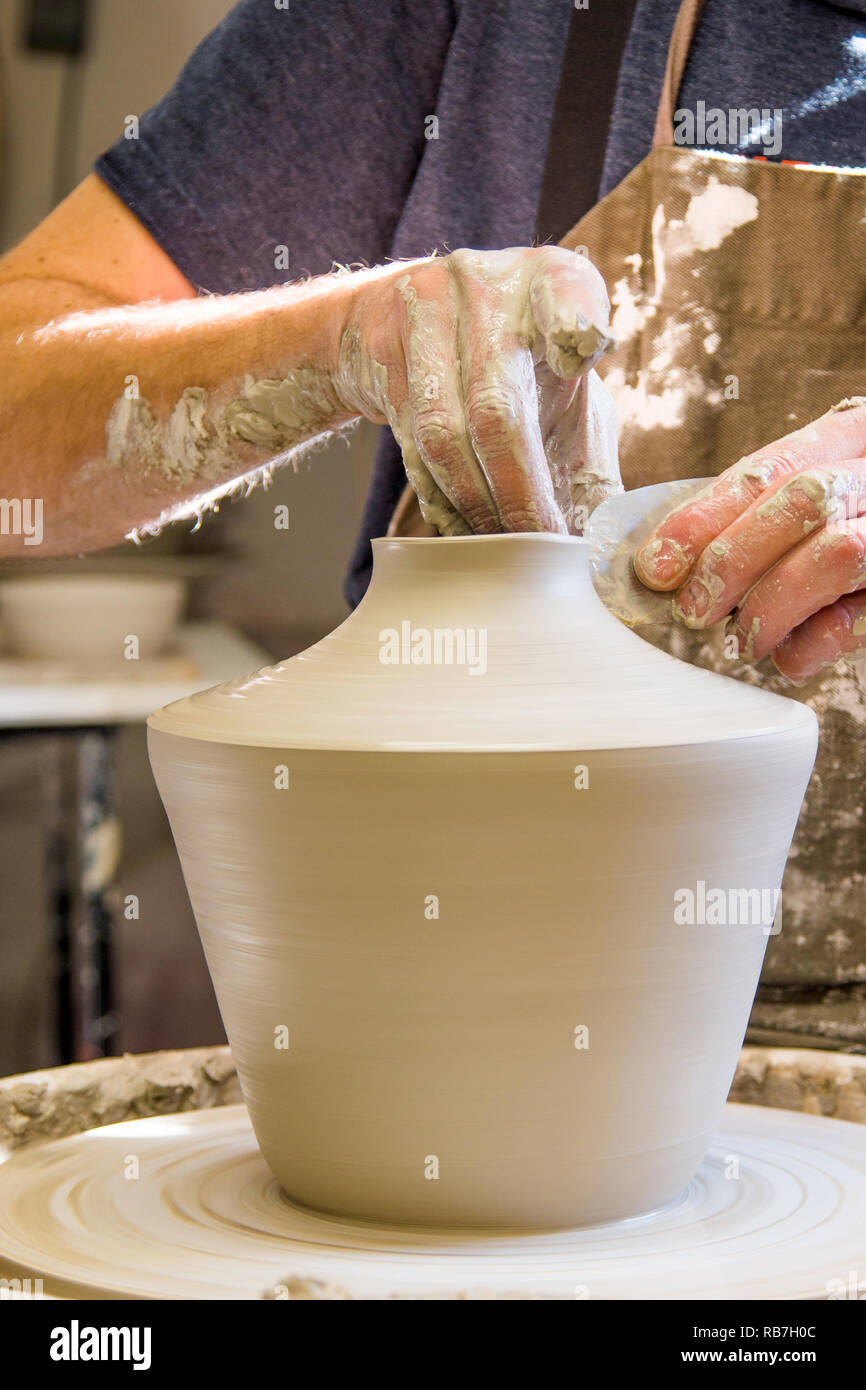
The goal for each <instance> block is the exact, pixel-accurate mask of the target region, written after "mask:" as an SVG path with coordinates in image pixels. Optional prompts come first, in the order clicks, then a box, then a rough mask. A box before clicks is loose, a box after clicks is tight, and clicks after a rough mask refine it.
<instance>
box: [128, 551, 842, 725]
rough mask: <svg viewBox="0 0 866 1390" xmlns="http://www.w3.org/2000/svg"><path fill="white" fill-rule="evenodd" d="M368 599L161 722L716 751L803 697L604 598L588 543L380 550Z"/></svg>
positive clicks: (785, 714) (782, 721) (811, 720)
mask: <svg viewBox="0 0 866 1390" xmlns="http://www.w3.org/2000/svg"><path fill="white" fill-rule="evenodd" d="M374 557H375V558H374V573H373V580H372V583H371V585H370V588H369V590H368V592H367V595H366V596H365V598H364V600H363V601H362V603H361V604H360V605H359V607H358V608H357V609H356V610H355V612H354V613H352V614H351V615H350V616H349V617H348V618H347V619H346V621H345V622H344V623H342V624H341V626H340V627H338V628H337V629H336V631H335V632H333V633H331V634H330V635H329V636H328V637H325V638H324V639H323V640H322V641H320V642H317V643H316V644H315V645H314V646H313V647H310V648H309V649H308V650H307V651H305V652H302V653H300V654H299V655H298V656H295V657H292V658H290V659H289V660H287V661H283V662H280V663H278V664H277V665H275V666H271V667H268V668H266V669H264V670H262V671H258V672H256V673H254V674H253V675H250V676H247V677H244V678H241V679H238V680H234V681H231V682H229V683H228V684H226V685H221V686H215V687H213V688H212V689H210V690H206V691H202V692H199V693H198V694H195V695H192V696H188V697H187V698H185V699H183V700H179V701H176V702H175V703H174V704H172V705H168V706H166V707H165V708H164V709H162V710H159V711H158V712H157V713H156V714H155V715H153V716H151V719H150V721H149V723H150V725H151V727H152V728H154V729H156V730H159V731H162V732H165V733H171V734H176V735H178V736H181V737H186V738H196V739H205V740H209V741H213V742H219V743H233V744H240V745H249V746H258V747H263V746H264V747H283V748H330V749H340V748H344V749H357V750H364V751H388V750H392V751H415V752H424V751H445V750H447V751H471V752H484V751H513V752H518V751H542V750H558V749H562V750H571V749H575V750H580V749H591V748H628V747H653V746H660V747H663V746H670V745H675V744H688V743H706V742H712V741H717V740H723V739H728V738H731V739H733V738H743V737H751V736H756V735H765V736H769V735H772V734H773V733H774V732H782V731H789V730H791V729H793V728H796V727H800V728H802V730H803V733H804V736H807V737H812V738H814V737H815V736H816V732H815V731H816V721H815V716H814V714H813V713H812V711H811V710H810V709H808V708H807V707H806V706H804V705H801V704H799V703H797V702H796V701H793V700H787V699H784V698H783V697H781V696H778V695H774V694H771V693H770V692H768V691H764V690H760V689H757V688H754V687H752V686H747V685H743V684H741V683H740V682H738V681H733V680H730V679H728V678H726V677H724V676H719V675H715V674H714V673H712V672H708V671H704V670H699V669H697V668H694V667H691V666H688V665H686V664H685V663H683V662H680V661H678V660H676V658H674V657H671V656H669V655H667V653H665V652H661V651H659V650H657V649H656V648H655V647H652V646H650V645H649V644H648V643H647V642H645V641H643V640H642V639H641V638H640V637H637V636H636V635H635V634H634V633H632V632H630V631H629V630H628V629H627V628H625V627H624V626H623V625H622V624H621V623H620V622H619V621H618V620H617V619H616V618H614V617H613V616H612V615H611V614H610V613H609V612H608V611H607V609H606V608H605V607H604V604H603V603H602V602H601V600H600V599H599V598H598V596H597V594H596V593H595V590H594V588H593V585H592V580H591V576H590V570H589V546H588V543H587V542H585V541H582V540H579V539H577V538H570V537H568V538H567V537H557V536H548V535H504V536H485V537H465V538H463V537H461V538H455V539H440V540H426V539H411V540H385V541H379V542H375V543H374Z"/></svg>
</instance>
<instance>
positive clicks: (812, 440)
mask: <svg viewBox="0 0 866 1390" xmlns="http://www.w3.org/2000/svg"><path fill="white" fill-rule="evenodd" d="M858 399H859V398H858ZM846 407H847V403H846V402H842V404H841V405H840V406H834V408H833V409H832V410H830V411H828V412H827V414H826V415H822V416H821V418H820V419H819V420H817V421H815V423H814V424H811V425H806V426H805V427H804V428H803V429H800V430H795V431H794V432H793V433H792V434H789V435H786V436H785V437H784V439H780V440H777V441H776V442H775V443H773V444H769V445H767V446H766V447H765V448H763V449H759V450H758V451H757V452H756V453H754V454H749V455H747V456H746V457H745V458H742V459H740V460H739V462H738V463H735V464H734V465H733V467H732V468H728V469H726V471H725V472H724V473H722V474H721V475H720V476H719V477H718V478H717V479H716V481H715V482H713V483H711V484H710V485H709V486H708V487H707V488H706V489H705V490H704V491H703V492H701V493H700V494H699V495H698V496H697V497H696V498H693V499H692V500H691V501H690V502H687V503H685V504H684V505H683V506H681V507H678V508H677V509H676V511H674V512H672V513H671V515H670V516H669V517H667V518H666V519H665V520H664V521H662V522H660V524H659V525H658V526H656V527H655V528H654V529H653V530H652V531H651V532H650V534H649V535H648V536H647V538H646V539H645V540H644V541H643V543H642V544H641V545H640V546H639V547H638V549H637V552H636V554H635V559H634V567H635V572H636V574H637V576H638V578H639V579H640V580H641V581H642V583H644V584H646V585H647V586H648V587H649V588H651V589H662V590H669V589H678V588H680V587H681V585H682V584H683V583H684V582H685V580H686V577H687V576H688V574H689V571H690V570H691V569H692V567H693V565H694V564H695V562H696V561H697V558H698V556H699V555H700V554H701V553H702V551H704V550H705V549H706V547H707V546H708V545H709V544H710V542H711V541H712V540H715V539H716V538H717V537H718V536H720V535H721V533H722V531H724V530H726V529H727V527H729V526H730V525H731V524H732V522H734V521H735V520H736V518H737V517H738V516H740V515H741V514H742V513H743V512H744V511H745V510H746V509H747V508H748V507H750V506H751V505H752V503H753V502H755V501H757V500H758V498H759V497H760V496H761V494H762V493H763V492H765V491H766V490H767V488H769V487H771V486H772V485H773V484H774V483H775V482H777V481H778V480H780V479H782V478H785V477H789V476H790V475H791V474H793V473H797V472H800V471H801V470H803V469H807V468H816V467H818V468H820V467H822V466H824V467H826V466H830V465H832V464H836V463H842V462H844V461H845V460H847V459H853V458H860V457H862V456H863V454H864V453H866V407H864V405H862V404H857V405H853V406H851V407H850V408H846Z"/></svg>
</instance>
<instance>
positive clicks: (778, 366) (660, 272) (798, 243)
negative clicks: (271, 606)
mask: <svg viewBox="0 0 866 1390" xmlns="http://www.w3.org/2000/svg"><path fill="white" fill-rule="evenodd" d="M702 3H703V0H684V3H683V4H682V5H681V8H680V11H679V14H678V16H677V20H676V24H675V26H674V30H673V34H672V37H671V43H670V49H669V52H668V59H667V66H666V70H665V78H664V85H663V89H662V96H661V101H660V104H659V110H658V114H657V119H656V127H655V134H654V139H653V149H652V151H651V152H650V154H649V155H648V156H647V157H646V158H645V159H644V160H643V161H642V162H641V163H640V164H639V165H638V166H637V167H636V168H635V169H633V170H632V171H631V173H630V174H629V175H628V176H627V177H626V178H625V179H624V180H623V181H622V183H620V184H619V185H618V187H617V188H615V189H613V190H612V191H611V192H610V193H609V194H608V195H607V197H605V198H603V199H602V201H601V202H600V203H598V204H597V205H596V206H595V207H594V208H592V209H591V210H590V212H588V213H587V214H586V216H585V217H583V218H581V220H580V221H579V222H578V223H577V224H576V225H575V226H574V227H572V229H571V231H570V232H569V233H568V234H567V235H566V236H565V237H564V238H563V240H562V243H561V244H562V245H563V246H565V247H568V248H569V249H571V250H573V249H575V248H577V247H581V248H585V250H586V253H587V255H588V256H589V257H590V259H591V260H592V261H593V263H594V264H595V265H596V266H597V267H598V269H599V270H600V271H601V274H602V275H603V276H604V279H605V281H606V283H607V286H608V289H609V291H610V295H611V304H612V313H613V318H612V324H613V333H614V337H615V338H616V340H617V343H618V347H617V348H616V349H615V350H614V351H611V352H610V353H608V354H606V355H605V358H604V359H603V360H602V362H601V363H600V364H599V365H598V368H597V370H598V372H599V375H600V376H602V377H603V378H604V380H605V382H606V384H607V386H608V388H609V389H610V391H611V392H612V394H613V396H614V399H615V401H616V404H617V409H618V413H619V419H620V464H621V469H622V477H623V482H624V484H625V486H626V488H633V487H641V486H643V485H644V484H647V483H656V482H663V481H666V480H669V479H674V478H685V477H704V476H709V475H712V474H718V473H721V472H722V471H723V470H724V469H725V468H727V467H729V466H730V465H731V464H732V463H734V462H736V460H737V459H739V458H740V457H741V456H742V455H743V454H746V453H749V452H751V451H752V450H754V449H757V448H759V447H761V446H762V445H765V444H768V443H769V442H771V441H772V440H773V439H778V438H781V437H782V436H783V435H786V434H789V433H790V432H791V431H792V430H794V429H797V428H798V427H799V426H801V425H805V424H807V423H808V422H809V421H811V420H814V419H816V418H817V417H818V416H819V415H823V414H824V412H825V411H826V410H828V409H829V408H830V407H831V406H833V405H835V404H836V403H837V402H839V401H841V400H843V399H844V398H846V397H849V396H855V395H861V394H863V393H864V390H866V171H861V170H834V169H829V168H814V167H810V166H802V165H786V164H773V163H767V162H765V161H763V160H759V159H750V158H745V157H741V156H729V155H721V154H713V153H708V152H706V151H702V150H695V149H691V148H687V147H685V146H681V145H675V144H674V128H673V119H674V112H675V111H676V109H677V97H678V94H679V89H680V85H681V81H682V76H683V72H684V70H685V65H686V59H687V57H688V52H689V48H690V45H691V41H692V37H693V35H694V32H695V29H696V27H697V23H698V19H699V17H700V11H701V8H702ZM554 157H555V152H554ZM389 534H396V535H431V534H433V533H432V532H431V529H430V528H429V527H428V526H426V524H425V523H424V522H423V520H422V518H421V516H420V513H419V511H418V508H417V503H416V502H415V499H414V494H412V493H411V489H409V490H407V493H406V494H404V496H403V498H402V499H401V502H400V504H399V506H398V508H397V511H396V513H395V516H394V520H393V521H392V525H391V528H389ZM642 635H646V636H648V637H649V638H650V640H652V641H654V642H656V644H657V645H659V646H664V647H666V648H668V649H669V650H672V651H674V652H676V654H677V655H679V656H682V657H684V658H686V659H688V660H690V661H693V662H696V663H697V664H700V665H707V666H712V667H714V668H715V669H718V670H722V671H724V672H725V673H726V674H729V675H734V676H737V677H739V678H740V679H745V680H749V681H752V682H755V683H758V684H761V685H765V686H768V687H770V688H774V689H777V690H779V691H781V692H782V693H785V694H795V695H796V696H797V697H798V698H801V699H804V700H805V701H806V702H807V703H808V704H810V705H811V706H812V707H813V708H814V709H815V710H816V712H817V713H818V715H819V718H820V719H821V725H822V729H821V745H820V748H819V752H818V760H817V763H816V767H815V773H814V775H813V778H812V782H811V784H810V788H809V792H808V794H807V798H806V802H805V805H804V809H803V813H802V815H801V818H800V823H799V826H798V830H797V834H796V837H795V840H794V845H793V847H792V850H791V857H790V860H789V864H788V870H787V874H786V878H785V884H784V890H783V899H782V902H783V914H782V928H783V929H782V931H781V933H780V934H779V935H778V936H776V937H774V938H772V939H771V941H770V945H769V950H768V954H767V965H766V967H765V970H764V974H763V983H764V991H763V997H762V998H759V1003H758V1005H757V1008H756V1013H755V1014H754V1015H753V1024H754V1023H755V1022H756V1021H758V1022H760V1023H761V1024H762V1025H763V1026H764V1027H766V1028H768V1029H770V1030H779V1031H785V1032H798V1031H799V1030H800V1029H805V1032H806V1034H807V1035H808V1036H813V1037H814V1036H816V1035H821V1036H824V1037H827V1038H830V1039H833V1040H834V1041H836V1042H837V1043H842V1044H844V1043H845V1042H848V1043H855V1042H859V1043H860V1044H866V828H864V820H866V815H864V805H863V803H864V799H866V658H863V659H862V660H861V661H860V662H859V663H852V664H851V665H848V664H847V663H845V662H839V663H838V664H837V665H836V666H835V667H833V668H832V669H831V670H830V671H828V672H827V673H825V674H824V675H823V676H821V677H819V678H818V679H816V680H814V681H812V682H810V684H809V685H808V686H807V687H805V688H803V689H802V690H800V691H794V690H793V689H792V688H791V687H790V686H789V685H788V683H787V682H786V681H784V680H782V678H781V677H779V676H778V675H777V674H776V673H775V669H774V668H773V666H772V664H771V663H770V662H769V660H765V661H763V662H761V663H760V664H759V665H758V666H757V667H752V666H748V665H746V664H745V663H742V664H740V665H739V666H738V667H737V666H735V665H734V664H733V663H732V662H731V661H729V660H726V659H724V657H723V656H722V655H721V643H720V642H719V641H718V640H716V638H715V637H714V635H713V634H709V635H703V636H702V635H701V634H696V633H691V632H688V631H687V630H686V629H684V628H681V627H679V626H676V627H664V628H657V629H653V630H648V629H642ZM858 982H859V984H860V986H862V989H861V990H858V989H857V985H858ZM794 986H798V987H799V988H800V989H803V988H804V987H805V988H806V991H807V993H808V994H809V996H810V999H811V1001H812V1005H811V1006H810V1004H809V1002H808V1001H807V1002H805V1003H804V1004H803V1005H791V1004H789V1002H788V992H789V991H790V989H791V987H794ZM832 986H836V987H837V989H838V987H839V986H847V989H846V990H845V991H844V995H837V996H834V997H833V998H832V999H830V1000H827V999H823V998H821V997H820V996H821V992H822V990H823V989H830V987H832ZM773 987H777V988H778V987H781V988H780V989H779V995H778V998H777V999H776V1000H775V1002H774V998H773ZM784 987H788V989H787V990H786V989H785V988H784ZM858 993H860V994H862V998H860V999H859V1000H858V999H857V998H856V995H857V994H858ZM792 1009H793V1012H792ZM812 1013H814V1015H815V1017H814V1020H812V1019H811V1014H812Z"/></svg>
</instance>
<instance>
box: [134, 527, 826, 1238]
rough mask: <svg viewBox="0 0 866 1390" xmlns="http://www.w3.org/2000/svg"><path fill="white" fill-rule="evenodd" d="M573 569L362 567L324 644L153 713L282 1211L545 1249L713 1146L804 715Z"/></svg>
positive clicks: (488, 561) (500, 553) (162, 767)
mask: <svg viewBox="0 0 866 1390" xmlns="http://www.w3.org/2000/svg"><path fill="white" fill-rule="evenodd" d="M587 562H588V546H587V543H586V542H584V541H581V540H574V539H564V538H559V537H553V536H528V535H527V536H495V537H483V538H482V537H473V538H460V539H454V540H450V539H449V540H436V541H429V540H403V541H383V542H378V543H377V544H376V560H375V567H374V578H373V583H372V585H371V587H370V590H369V592H368V594H367V596H366V598H365V599H364V601H363V603H362V604H361V605H360V607H359V608H358V609H357V610H356V612H355V613H354V614H353V615H352V616H351V617H350V618H349V619H348V620H347V621H346V622H345V623H344V624H343V625H342V627H340V628H339V629H337V631H336V632H335V633H333V634H332V635H331V636H330V637H328V638H326V639H325V640H324V641H323V642H320V643H318V644H317V645H316V646H315V647H313V648H311V649H310V651H309V652H306V653H303V654H302V655H301V656H299V657H296V658H293V659H292V660H291V661H288V662H284V663H282V664H281V665H279V666H276V667H273V668H270V669H269V670H267V671H265V672H261V673H258V674H257V675H255V676H251V677H249V678H247V679H246V680H241V681H235V682H233V683H231V684H230V685H229V686H223V687H219V688H217V689H215V690H213V691H208V692H203V693H202V694H200V695H197V696H192V697H190V698H189V699H186V700H182V701H179V702H177V703H176V704H175V705H171V706H168V707H167V708H166V709H165V710H162V711H159V712H158V713H157V714H156V715H154V716H153V717H152V719H151V720H150V729H149V746H150V754H151V761H152V765H153V768H154V773H155V776H156V779H157V783H158V785H159V789H160V793H161V795H162V798H163V801H164V804H165V807H166V811H167V813H168V816H169V819H170V822H171V827H172V831H173V834H174V837H175V841H176V843H177V847H178V852H179V854H180V858H181V862H182V865H183V870H184V875H185V879H186V883H187V887H188V890H189V894H190V898H191V901H192V905H193V909H194V911H195V915H196V919H197V922H198V926H199V930H200V932H201V936H202V941H203V945H204V950H205V954H206V957H207V961H208V966H209V968H210V971H211V974H212V978H213V982H214V987H215V990H216V994H217V998H218V1001H219V1005H220V1009H221V1012H222V1016H223V1020H224V1023H225V1027H226V1032H227V1035H228V1038H229V1042H230V1045H231V1048H232V1052H233V1055H234V1058H235V1061H236V1064H237V1068H238V1074H239V1077H240V1082H241V1086H242V1089H243V1093H244V1098H245V1101H246V1104H247V1106H248V1108H249V1112H250V1116H251V1119H252V1123H253V1126H254V1129H255V1132H256V1136H257V1139H258V1142H259V1144H260V1146H261V1149H262V1152H263V1154H264V1156H265V1158H266V1160H267V1162H268V1164H269V1165H270V1167H271V1169H272V1171H273V1172H274V1174H275V1175H276V1177H277V1178H278V1180H279V1181H280V1183H281V1184H282V1186H283V1188H284V1189H285V1191H286V1192H287V1193H288V1195H289V1196H290V1197H291V1198H292V1199H293V1200H295V1201H298V1202H300V1203H302V1204H305V1205H308V1206H311V1207H314V1208H317V1209H321V1210H324V1211H330V1212H337V1213H341V1214H348V1215H351V1216H355V1217H359V1218H362V1219H368V1220H374V1221H378V1222H385V1223H397V1224H412V1225H418V1224H425V1225H429V1224H434V1225H441V1226H473V1227H496V1228H511V1229H513V1228H519V1227H527V1228H528V1227H532V1228H542V1227H563V1226H570V1225H575V1224H585V1223H591V1222H598V1221H605V1220H610V1219H615V1218H618V1217H628V1216H634V1215H636V1214H638V1213H641V1212H645V1211H648V1210H651V1209H654V1208H656V1207H658V1206H660V1205H663V1204H664V1203H666V1202H668V1201H671V1200H673V1199H674V1198H675V1197H676V1196H677V1195H678V1194H679V1193H681V1192H682V1191H683V1189H684V1187H685V1186H686V1185H687V1183H688V1181H689V1179H690V1177H691V1176H692V1174H693V1173H694V1171H695V1169H696V1168H697V1166H698V1164H699V1163H700V1161H701V1159H702V1157H703V1155H704V1153H705V1152H706V1150H707V1147H708V1146H709V1143H710V1139H711V1136H712V1132H713V1129H714V1127H715V1125H716V1123H717V1122H718V1119H719V1116H720V1113H721V1110H722V1107H723V1106H724V1102H725V1098H726V1095H727V1091H728V1088H729V1085H730V1081H731V1078H732V1076H733V1072H734V1068H735V1064H736V1060H737V1055H738V1051H739V1047H740V1044H741V1041H742V1038H743V1035H744V1032H745V1028H746V1023H747V1020H748V1015H749V1010H750V1007H751V1003H752V999H753V996H754V992H755V989H756V987H757V982H758V976H759V973H760V969H761V963H762V960H763V955H764V950H765V947H766V943H767V940H768V936H769V933H770V931H771V930H773V929H774V927H773V922H774V919H775V921H776V925H777V926H778V915H779V914H778V912H777V911H776V897H775V894H776V893H777V891H778V888H779V885H780V883H781V878H782V872H783V869H784V865H785V858H786V854H787V851H788V847H789V845H790V841H791V836H792V834H793V831H794V826H795V824H796V819H797V814H798V811H799V807H800V802H801V799H802V795H803V792H804V790H805V787H806V783H807V780H808V777H809V773H810V770H811V767H812V762H813V759H814V754H815V746H816V737H817V735H816V721H815V718H814V716H813V715H812V713H811V711H810V710H808V709H806V708H804V707H803V706H801V705H798V704H795V703H794V702H791V701H788V700H784V699H781V698H780V697H778V696H775V695H770V694H768V693H766V692H764V691H760V690H757V689H752V688H747V687H744V686H741V685H739V684H737V683H734V682H731V681H727V680H725V678H724V677H721V676H716V675H713V674H711V673H708V672H705V671H697V670H694V669H693V668H691V667H688V666H685V665H683V664H682V663H680V662H677V661H676V660H675V659H674V658H672V657H669V656H668V655H666V654H665V653H662V652H659V651H657V650H656V649H655V648H653V647H650V646H648V645H647V644H646V643H644V642H642V641H641V639H640V638H638V637H636V636H635V635H634V634H632V633H630V632H629V631H627V630H626V629H625V628H624V627H622V626H621V625H620V624H619V623H618V622H617V621H616V619H614V618H613V617H612V616H611V615H610V614H609V613H608V612H607V610H606V609H605V608H604V606H603V605H602V603H601V602H600V600H599V599H598V598H597V596H596V595H595V592H594V590H593V588H592V584H591V581H590V577H589V570H588V563H587ZM437 634H438V636H437ZM446 634H447V635H446Z"/></svg>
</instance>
